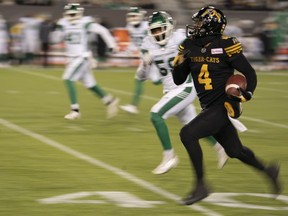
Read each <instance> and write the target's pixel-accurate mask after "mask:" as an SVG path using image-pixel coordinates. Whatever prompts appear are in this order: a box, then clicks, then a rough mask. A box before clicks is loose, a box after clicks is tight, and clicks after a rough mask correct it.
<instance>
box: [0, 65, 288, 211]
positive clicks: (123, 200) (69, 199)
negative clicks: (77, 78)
mask: <svg viewBox="0 0 288 216" xmlns="http://www.w3.org/2000/svg"><path fill="white" fill-rule="evenodd" d="M62 71H63V69H62V68H52V69H42V68H37V67H28V66H26V67H24V66H19V67H11V68H5V69H4V68H1V69H0V194H1V196H0V216H68V215H69V216H106V215H107V216H108V215H109V216H110V215H117V216H147V215H151V216H152V215H157V216H158V215H159V216H178V215H181V216H186V215H187V216H188V215H189V216H191V215H193V216H201V215H204V216H243V215H244V214H250V215H251V216H270V215H277V216H287V215H288V189H287V188H286V189H284V191H283V194H282V196H279V197H278V199H277V200H275V199H273V198H271V196H270V195H269V193H270V187H269V184H268V182H267V181H266V179H265V178H264V177H263V176H262V175H261V174H259V173H257V172H254V170H252V169H251V168H250V167H247V166H245V165H243V164H242V163H240V162H239V161H238V160H236V159H234V160H232V159H230V160H229V161H228V163H227V165H226V166H225V167H224V169H222V170H218V169H217V159H216V154H215V152H214V149H213V148H211V146H209V145H208V144H207V143H205V142H204V141H203V142H202V147H203V152H204V157H205V168H206V174H207V179H208V181H209V183H210V184H211V186H212V187H213V192H214V193H213V194H211V195H210V196H209V197H208V198H207V199H206V200H204V201H202V202H199V203H197V204H195V205H192V206H188V207H187V206H180V205H178V204H177V200H179V199H181V198H182V197H183V196H185V195H186V194H187V193H188V192H189V191H190V190H191V188H192V180H193V175H192V172H191V168H190V163H189V161H188V156H187V154H186V151H185V150H184V147H183V146H182V144H181V142H180V140H179V137H178V133H179V130H180V128H181V125H180V123H179V122H178V120H177V119H175V118H171V119H168V126H169V129H170V132H171V139H172V142H173V145H174V148H175V150H176V152H177V154H178V155H179V157H180V164H179V166H178V167H177V168H176V169H174V170H172V171H171V172H169V173H167V174H165V175H161V176H155V175H153V174H152V173H151V170H152V169H154V168H155V167H156V166H157V165H158V164H159V162H160V161H161V159H162V150H161V146H160V143H159V142H158V140H157V137H156V134H155V132H154V128H153V127H152V124H151V123H150V120H149V110H150V108H151V107H152V105H153V104H154V103H155V102H156V101H157V99H158V98H160V97H161V94H162V89H161V86H154V85H152V84H150V83H149V82H147V84H146V85H145V93H144V95H143V97H142V98H143V100H142V101H141V106H140V114H139V115H129V114H127V113H124V112H120V113H119V115H118V116H117V117H115V118H114V119H111V120H107V119H106V118H105V107H104V106H103V104H102V103H101V101H100V100H99V99H98V98H96V97H95V96H94V95H92V93H90V92H89V91H87V90H86V89H85V88H84V87H83V86H82V85H78V86H77V88H78V96H79V100H80V101H79V102H80V105H81V112H82V118H81V119H80V120H77V121H67V120H65V119H64V118H63V116H64V115H65V114H66V113H67V112H68V111H69V101H68V97H67V93H66V89H65V86H64V84H63V82H62V80H61V75H62ZM134 71H135V68H129V69H125V68H109V69H99V70H97V71H96V72H95V76H96V78H97V81H98V82H99V83H100V84H101V85H102V87H103V88H105V89H106V90H107V91H109V92H111V93H113V94H114V95H116V96H118V97H119V98H120V99H121V104H125V103H128V102H130V97H131V94H132V90H133V82H134V81H133V79H134ZM196 105H197V107H198V108H199V105H198V102H196ZM287 107H288V71H277V72H276V71H275V72H261V73H260V72H259V73H258V87H257V90H256V92H255V97H254V99H253V100H252V101H251V102H248V103H245V104H244V113H243V115H242V116H241V118H240V120H241V121H242V122H243V123H244V124H245V125H246V126H247V127H248V129H249V130H248V131H247V132H245V133H243V134H241V135H240V136H241V137H242V140H243V143H244V144H245V145H247V146H249V147H250V148H251V149H253V150H254V151H255V152H256V154H257V155H258V156H259V157H261V158H262V159H263V160H265V161H267V162H269V161H275V160H276V161H279V162H280V163H281V165H282V167H281V179H282V181H283V184H284V186H285V184H286V185H287V183H286V182H287V181H288V166H287V165H288V143H287V140H288V108H287ZM198 110H199V109H198Z"/></svg>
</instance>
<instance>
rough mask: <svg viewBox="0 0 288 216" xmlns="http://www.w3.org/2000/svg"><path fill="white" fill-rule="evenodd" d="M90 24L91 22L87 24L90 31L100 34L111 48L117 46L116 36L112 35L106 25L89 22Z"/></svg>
mask: <svg viewBox="0 0 288 216" xmlns="http://www.w3.org/2000/svg"><path fill="white" fill-rule="evenodd" d="M88 24H89V25H87V28H88V31H89V32H94V33H96V34H99V35H100V36H101V37H102V39H103V40H104V41H105V43H106V44H107V46H108V47H109V48H114V47H117V44H116V40H115V38H114V37H113V36H112V34H111V33H110V31H109V30H108V29H107V28H106V27H104V26H102V25H100V24H98V23H91V22H89V23H88Z"/></svg>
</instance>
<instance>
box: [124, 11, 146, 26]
mask: <svg viewBox="0 0 288 216" xmlns="http://www.w3.org/2000/svg"><path fill="white" fill-rule="evenodd" d="M145 14H146V11H144V10H142V9H141V8H139V7H130V8H129V10H128V13H127V14H126V22H127V23H129V24H131V25H139V24H140V22H142V21H143V20H144V17H145Z"/></svg>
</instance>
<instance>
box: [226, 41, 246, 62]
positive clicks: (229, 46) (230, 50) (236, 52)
mask: <svg viewBox="0 0 288 216" xmlns="http://www.w3.org/2000/svg"><path fill="white" fill-rule="evenodd" d="M222 45H223V50H224V53H225V54H226V56H227V58H228V61H232V60H233V59H235V58H237V57H238V56H240V55H242V54H243V48H242V44H241V43H240V42H239V41H238V39H237V38H236V37H227V36H222Z"/></svg>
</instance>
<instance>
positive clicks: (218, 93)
mask: <svg viewBox="0 0 288 216" xmlns="http://www.w3.org/2000/svg"><path fill="white" fill-rule="evenodd" d="M192 21H194V24H193V25H187V26H186V33H187V39H185V40H184V41H183V43H182V44H181V45H180V46H179V53H178V55H177V56H176V57H175V59H174V71H173V79H174V82H175V83H176V84H177V85H180V84H182V83H183V82H184V81H185V80H186V78H187V76H188V74H190V73H191V74H192V77H193V80H194V83H195V88H196V91H197V95H198V97H199V100H200V104H201V107H202V111H201V112H200V113H199V114H198V116H197V117H196V118H194V119H193V120H192V121H191V122H190V123H188V124H187V125H185V126H184V127H183V128H182V129H181V131H180V138H181V141H182V143H183V144H184V146H185V148H186V150H187V152H188V154H189V157H190V160H191V163H192V164H193V167H194V170H195V175H196V178H197V179H196V182H195V183H196V186H195V188H194V189H193V190H192V192H191V193H190V194H189V195H188V196H187V197H186V198H184V199H183V200H182V201H181V203H182V204H185V205H191V204H193V203H195V202H197V201H199V200H202V199H204V198H205V197H207V196H208V195H209V189H208V187H207V185H206V183H205V179H204V171H203V154H202V149H201V147H200V145H199V139H201V138H203V137H207V136H214V137H215V138H216V140H217V141H218V142H219V143H221V145H222V146H223V147H224V149H225V151H226V153H227V154H228V156H229V157H231V158H237V159H239V160H240V161H242V162H243V163H245V164H247V165H250V166H251V167H254V168H255V169H256V170H259V171H260V172H262V173H263V174H264V175H265V176H266V177H267V178H268V179H269V180H270V182H271V183H272V186H273V192H274V193H275V194H279V193H280V191H281V186H280V183H279V180H278V175H279V165H278V164H273V163H271V164H270V165H264V164H263V163H262V162H261V161H260V160H258V159H257V157H256V156H255V155H254V153H253V152H252V151H251V150H250V149H249V148H247V147H246V146H243V145H242V143H241V141H240V139H239V136H238V134H237V131H236V129H235V127H234V126H233V124H232V123H231V121H230V120H229V118H228V114H229V115H230V116H231V117H232V118H238V117H239V116H240V114H241V111H242V109H241V102H245V101H248V100H250V99H251V98H252V94H253V92H254V90H255V88H256V84H257V77H256V73H255V70H254V69H253V68H252V66H251V65H250V63H249V62H248V61H247V59H246V57H245V56H244V55H243V52H242V46H241V44H240V43H239V42H238V40H237V39H236V38H234V37H227V36H225V35H223V31H224V29H225V26H226V24H227V20H226V17H225V15H224V14H223V13H222V11H220V10H219V9H217V8H215V7H213V6H207V7H204V8H202V9H201V10H200V11H198V12H197V13H196V14H194V15H193V16H192ZM234 69H236V70H237V71H239V72H241V73H243V74H244V75H245V76H246V79H247V89H246V90H243V89H239V91H241V92H242V95H241V96H239V97H229V98H228V96H227V95H226V93H225V84H226V81H227V79H228V78H229V77H230V76H231V75H232V74H233V73H234Z"/></svg>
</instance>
